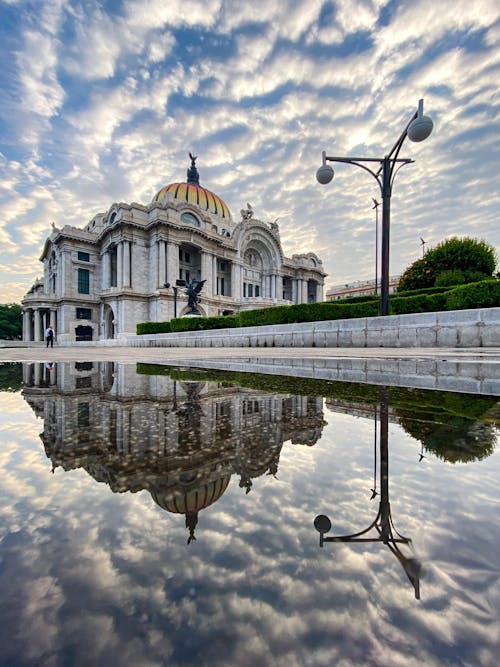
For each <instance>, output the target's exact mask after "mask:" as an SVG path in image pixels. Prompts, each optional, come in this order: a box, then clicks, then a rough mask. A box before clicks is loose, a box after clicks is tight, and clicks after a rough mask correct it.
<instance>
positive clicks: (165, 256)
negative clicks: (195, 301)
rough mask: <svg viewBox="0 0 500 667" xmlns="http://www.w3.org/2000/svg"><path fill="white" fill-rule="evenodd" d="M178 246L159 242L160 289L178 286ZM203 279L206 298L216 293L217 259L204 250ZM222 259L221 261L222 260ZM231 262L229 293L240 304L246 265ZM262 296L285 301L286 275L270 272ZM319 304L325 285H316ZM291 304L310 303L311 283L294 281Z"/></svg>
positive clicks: (202, 257)
mask: <svg viewBox="0 0 500 667" xmlns="http://www.w3.org/2000/svg"><path fill="white" fill-rule="evenodd" d="M179 245H180V244H179V243H173V242H171V241H166V240H164V239H159V240H158V243H157V246H156V255H157V257H156V258H155V259H156V260H157V261H156V266H157V275H156V285H157V288H161V287H163V286H164V284H165V283H166V282H170V284H172V285H175V281H176V280H177V278H178V277H179ZM200 254H201V278H202V280H206V283H205V288H204V292H205V294H206V295H207V296H215V295H216V294H217V259H218V258H217V256H216V255H213V254H211V253H209V252H205V251H201V253H200ZM221 259H222V258H221ZM223 261H230V262H231V289H230V294H226V296H232V297H233V298H234V299H236V300H238V301H240V300H241V299H242V298H243V280H242V273H243V271H242V269H243V266H242V264H240V263H239V262H237V261H233V260H223ZM261 295H262V297H264V298H268V299H280V300H281V299H282V298H283V276H281V275H279V274H278V273H271V274H269V275H265V276H263V280H262V285H261ZM315 298H316V301H322V300H323V286H322V285H321V284H319V283H317V285H316V294H315ZM292 301H293V303H307V302H308V280H307V279H305V278H293V279H292Z"/></svg>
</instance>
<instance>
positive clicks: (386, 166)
mask: <svg viewBox="0 0 500 667" xmlns="http://www.w3.org/2000/svg"><path fill="white" fill-rule="evenodd" d="M432 127H433V123H432V120H431V119H430V118H429V116H424V101H423V100H420V101H419V103H418V109H417V111H415V113H414V114H413V116H412V117H411V119H410V121H409V123H408V124H407V126H406V127H405V129H404V131H403V133H402V134H401V136H400V137H399V139H398V140H397V141H396V143H395V144H394V146H393V147H392V149H391V151H390V153H389V154H388V155H386V156H385V157H384V158H364V157H329V156H327V155H326V151H323V164H322V165H321V167H320V168H319V169H318V171H317V172H316V178H317V180H318V182H319V183H321V184H322V185H326V184H327V183H330V181H331V180H332V178H333V173H334V172H333V169H332V167H331V166H330V165H329V164H327V161H328V162H346V163H348V164H353V165H355V166H356V167H361V169H364V170H365V171H367V172H368V173H369V174H371V175H372V176H373V177H374V178H375V180H376V181H377V183H378V184H379V187H380V193H381V195H382V271H381V273H382V275H381V283H380V314H381V315H388V314H389V231H390V220H391V194H392V185H393V183H394V178H395V176H396V173H397V171H398V169H399V168H400V167H402V166H403V165H404V164H410V163H411V162H413V160H407V159H402V158H398V155H399V151H400V150H401V146H402V145H403V142H404V140H405V139H406V137H409V139H410V141H416V142H418V141H423V140H424V139H427V137H428V136H429V135H430V133H431V132H432ZM369 162H378V163H379V165H380V166H379V168H378V170H377V171H373V170H372V169H370V167H368V166H367V164H366V163H369Z"/></svg>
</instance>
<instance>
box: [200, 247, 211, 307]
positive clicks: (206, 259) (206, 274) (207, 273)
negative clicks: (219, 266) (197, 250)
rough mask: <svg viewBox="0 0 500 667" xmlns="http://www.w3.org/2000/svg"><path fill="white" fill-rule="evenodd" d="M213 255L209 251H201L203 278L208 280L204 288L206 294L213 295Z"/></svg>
mask: <svg viewBox="0 0 500 667" xmlns="http://www.w3.org/2000/svg"><path fill="white" fill-rule="evenodd" d="M212 257H213V255H212V254H211V253H209V252H204V251H202V253H201V279H202V280H206V283H205V285H204V286H203V290H204V292H205V294H206V296H213V277H212V271H213V259H212Z"/></svg>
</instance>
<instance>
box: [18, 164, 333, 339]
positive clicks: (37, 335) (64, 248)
mask: <svg viewBox="0 0 500 667" xmlns="http://www.w3.org/2000/svg"><path fill="white" fill-rule="evenodd" d="M195 160H196V158H195V157H193V156H191V167H190V168H189V169H188V171H187V180H186V182H183V183H171V184H169V185H166V186H165V187H163V188H161V190H159V192H158V193H157V194H156V195H155V196H154V198H153V200H152V202H151V203H150V204H149V205H141V204H137V203H131V204H125V203H119V204H113V205H112V206H111V207H110V209H109V210H108V211H106V213H100V214H98V215H96V216H95V217H94V218H93V219H92V220H91V221H90V222H89V223H88V224H87V225H86V226H85V228H83V229H81V228H76V227H72V226H69V225H65V226H64V227H63V228H62V229H59V228H58V227H56V226H55V225H53V229H52V232H51V234H50V236H49V237H48V238H47V239H46V241H45V244H44V248H43V252H42V255H41V257H40V260H41V261H42V263H43V267H44V273H43V278H41V279H39V280H37V281H36V282H35V284H34V285H33V286H32V287H31V289H30V290H29V292H28V293H27V294H26V296H25V297H24V299H23V302H22V305H23V339H24V340H25V341H41V340H43V332H44V330H45V327H46V326H48V324H49V323H50V324H51V325H52V326H53V327H54V328H55V331H56V336H57V339H58V341H60V342H61V341H79V340H80V341H84V340H106V339H113V338H118V339H119V338H120V337H121V336H124V335H131V334H135V332H136V325H137V324H138V323H139V322H146V321H152V322H160V321H168V320H170V319H171V318H172V317H176V316H177V317H181V316H183V315H184V314H186V313H187V312H188V307H187V301H188V299H187V296H186V294H185V290H184V289H183V288H182V287H178V286H177V284H176V283H177V281H178V280H181V281H186V282H187V283H190V282H192V281H195V280H198V281H200V280H204V281H205V283H204V286H203V291H202V293H201V303H200V304H199V307H198V309H199V311H200V314H201V315H204V316H214V315H223V314H229V313H237V312H239V311H241V310H243V309H254V308H263V307H266V306H273V305H286V304H293V303H310V302H314V301H322V300H323V284H324V278H325V275H326V274H325V273H324V271H323V266H322V263H321V260H320V259H319V258H318V257H317V256H316V255H315V254H314V253H312V252H309V253H306V254H300V255H293V256H292V257H291V258H287V257H285V256H284V254H283V250H282V247H281V242H280V234H279V227H278V224H277V223H276V222H272V223H268V222H264V221H262V220H258V219H256V218H255V217H254V212H253V209H252V207H251V205H250V204H247V207H246V209H243V210H242V211H241V220H240V221H237V222H235V221H234V220H233V217H232V215H231V212H230V210H229V208H228V207H227V205H226V204H225V202H224V201H223V200H222V199H221V198H220V197H218V196H217V195H215V194H214V193H213V192H210V191H209V190H207V189H205V188H203V187H202V186H200V184H199V175H198V170H197V168H196V164H195Z"/></svg>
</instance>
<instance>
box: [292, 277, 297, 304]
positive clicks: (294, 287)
mask: <svg viewBox="0 0 500 667" xmlns="http://www.w3.org/2000/svg"><path fill="white" fill-rule="evenodd" d="M298 302H299V301H298V299H297V278H292V303H298Z"/></svg>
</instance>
